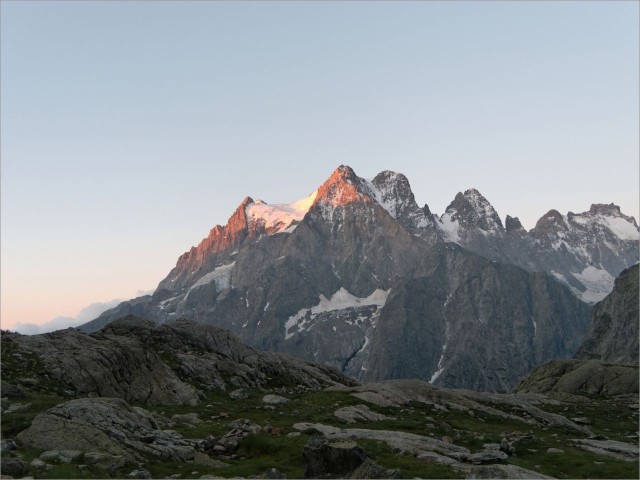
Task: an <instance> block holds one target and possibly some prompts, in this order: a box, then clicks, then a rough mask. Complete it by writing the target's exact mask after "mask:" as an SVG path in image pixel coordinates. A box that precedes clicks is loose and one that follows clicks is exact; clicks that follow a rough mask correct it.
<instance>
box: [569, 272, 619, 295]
mask: <svg viewBox="0 0 640 480" xmlns="http://www.w3.org/2000/svg"><path fill="white" fill-rule="evenodd" d="M571 275H573V276H574V277H575V278H576V280H578V281H579V282H580V283H582V284H583V285H584V286H585V287H586V288H587V289H586V290H585V291H584V292H582V294H581V296H580V298H581V299H582V300H583V301H585V302H587V303H595V302H599V301H600V300H602V299H603V298H604V297H606V296H607V295H609V293H610V292H611V290H613V282H614V280H615V279H614V278H613V276H612V275H611V274H610V273H609V272H607V271H606V270H602V269H599V268H596V267H594V266H593V265H589V266H588V267H587V268H585V269H584V270H583V271H582V272H581V273H572V274H571Z"/></svg>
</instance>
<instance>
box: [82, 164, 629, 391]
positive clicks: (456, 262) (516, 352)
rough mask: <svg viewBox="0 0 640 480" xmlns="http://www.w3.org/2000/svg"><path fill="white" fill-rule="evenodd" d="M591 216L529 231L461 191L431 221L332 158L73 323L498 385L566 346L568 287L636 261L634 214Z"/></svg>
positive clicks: (575, 322) (353, 371)
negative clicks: (203, 328)
mask: <svg viewBox="0 0 640 480" xmlns="http://www.w3.org/2000/svg"><path fill="white" fill-rule="evenodd" d="M592 210H593V211H592V212H590V213H588V214H583V215H573V214H571V215H570V217H571V219H570V220H567V222H569V224H570V225H573V226H572V227H571V228H572V229H573V230H571V231H570V232H569V231H565V230H564V229H561V228H560V227H562V225H564V220H562V219H563V218H564V217H562V216H561V215H560V217H557V216H553V215H552V216H551V217H553V218H555V220H554V221H552V218H551V217H549V219H547V220H545V221H541V222H542V223H540V222H539V223H540V226H539V228H538V227H536V228H537V230H536V229H534V230H535V232H534V231H532V232H529V233H527V232H525V231H524V229H522V226H521V225H520V223H519V222H518V221H517V219H512V218H509V221H508V222H507V227H506V229H505V227H503V224H502V221H501V220H500V217H499V216H498V214H497V212H496V211H495V209H493V207H492V206H491V205H490V203H489V202H488V201H487V200H486V199H485V198H484V197H483V196H482V195H481V194H480V193H479V192H477V191H476V190H468V191H466V192H465V193H464V194H462V193H461V194H459V195H458V196H456V199H455V200H454V202H453V203H452V204H451V205H450V207H449V208H448V209H447V212H445V214H444V215H443V216H442V217H439V218H438V217H437V216H435V215H433V214H432V213H431V212H430V210H429V208H428V206H426V205H425V206H423V207H419V206H418V205H417V203H416V201H415V198H414V196H413V193H412V192H411V188H410V186H409V182H408V180H407V179H406V177H404V175H402V174H398V173H394V172H389V171H385V172H382V173H380V174H379V175H377V176H376V177H375V178H374V179H373V180H371V181H367V180H364V179H362V178H360V177H358V176H357V175H356V174H355V172H353V170H352V169H351V168H349V167H347V166H341V167H339V168H338V169H337V170H336V171H335V172H334V173H333V174H332V175H331V176H330V177H329V179H328V180H327V181H326V182H325V183H324V184H322V185H321V186H320V187H319V188H318V190H317V191H316V192H314V193H312V194H311V195H310V196H309V197H307V198H306V199H303V200H301V201H299V202H296V203H294V204H288V205H270V204H266V203H264V202H262V201H259V200H253V199H251V198H249V197H247V198H246V199H245V200H244V201H243V202H242V203H241V205H240V206H239V207H238V209H237V210H236V212H234V214H233V215H232V217H231V218H230V219H229V222H228V224H227V225H226V226H225V227H216V228H214V229H213V230H212V231H211V233H210V235H209V236H208V237H207V238H206V239H205V240H203V241H202V242H201V243H200V245H198V246H197V247H194V248H192V249H191V250H190V251H189V252H187V253H185V254H184V255H183V256H181V257H180V259H179V260H178V263H177V265H176V267H175V268H174V269H173V270H172V271H171V272H170V273H169V275H168V276H167V278H165V279H164V280H163V281H162V282H160V284H159V286H158V288H157V290H156V291H155V292H154V294H153V295H151V296H147V297H141V298H138V299H134V300H132V301H130V302H124V303H123V304H121V305H119V306H118V307H116V308H115V309H113V310H111V311H107V312H105V313H104V314H103V315H102V316H100V317H99V318H98V319H96V320H94V321H92V322H89V323H88V324H86V325H84V326H83V327H81V328H82V329H83V330H85V331H88V332H90V331H95V330H96V329H98V328H101V327H102V326H104V325H105V324H107V323H109V322H110V321H112V320H114V319H115V318H116V317H119V316H122V315H123V314H125V313H132V314H136V315H143V316H145V317H148V318H150V319H152V320H154V321H156V322H158V323H164V322H168V321H172V320H174V319H176V318H180V317H184V318H191V319H194V320H196V321H198V322H200V323H203V324H211V325H215V326H217V327H221V328H224V329H228V330H230V331H231V332H232V333H234V334H235V335H237V336H238V337H240V339H241V340H242V341H244V342H246V343H248V344H249V345H251V346H253V347H256V348H258V349H261V350H269V351H279V352H285V353H289V354H292V355H295V356H297V357H300V358H303V359H305V360H308V361H313V362H318V363H324V364H327V365H331V366H333V367H335V368H337V369H339V370H341V371H343V372H345V373H347V374H348V375H350V376H352V377H354V378H356V379H358V380H361V381H372V380H380V379H390V378H407V377H418V378H422V379H425V380H431V381H433V382H435V383H437V384H440V385H447V386H451V387H466V388H474V389H482V390H494V391H508V390H509V389H510V388H511V387H513V385H514V384H515V382H516V380H517V379H518V378H519V377H521V376H522V375H523V374H524V373H525V372H527V371H528V370H530V369H531V368H532V367H533V366H535V365H538V364H540V363H542V362H545V361H548V360H550V359H553V358H558V357H570V356H571V355H573V354H574V353H575V350H576V349H577V348H578V346H579V345H580V343H581V340H582V338H583V335H584V333H585V330H586V324H587V322H588V316H589V308H588V307H587V306H586V305H585V304H584V303H583V302H581V301H579V300H578V299H577V297H576V295H581V296H582V298H583V299H588V298H586V297H585V294H584V292H586V291H587V290H588V291H589V292H595V291H596V290H597V289H596V287H595V286H597V288H600V287H601V286H602V285H600V283H598V281H597V280H598V279H602V278H605V277H606V275H609V274H612V275H613V274H617V273H618V272H619V270H621V269H622V268H624V267H626V266H628V265H630V264H632V263H634V262H637V256H638V255H637V226H635V220H633V219H630V217H625V216H624V215H622V214H621V213H620V212H619V210H616V208H615V207H606V208H605V207H602V206H600V207H597V206H596V207H594V208H593V209H592ZM558 215H559V214H558ZM556 217H557V218H556ZM574 217H575V218H574ZM559 219H560V220H562V222H561V223H562V225H561V224H560V223H558V222H559V221H560V220H559ZM554 222H555V223H554ZM567 228H568V227H567ZM536 232H537V233H536ZM558 232H560V233H558ZM593 232H596V233H593ZM634 232H635V233H634ZM616 235H617V236H616ZM634 235H635V236H634ZM614 237H615V238H614ZM632 237H633V238H635V239H636V240H634V239H633V238H632ZM558 242H559V243H558ZM563 242H564V243H563ZM563 245H564V246H563ZM607 245H609V247H607ZM632 247H633V248H632ZM596 251H598V252H600V253H599V254H598V255H600V256H598V255H596V254H595V253H594V252H596ZM576 252H578V253H579V254H580V255H578V253H576ZM580 252H583V253H584V252H587V253H588V255H587V253H585V254H584V255H583V254H582V253H580ZM606 252H609V253H606ZM478 254H480V255H478ZM576 255H577V256H576ZM541 259H543V260H541ZM496 260H499V262H497V261H496ZM508 263H511V264H515V265H517V266H513V265H508ZM602 269H603V270H602ZM616 269H617V270H616ZM527 270H528V271H527ZM534 270H535V271H547V272H548V274H544V273H539V272H537V273H534V272H532V271H534ZM596 270H597V271H596ZM601 270H602V271H601ZM558 272H560V273H558ZM569 272H572V273H575V274H576V275H577V276H576V275H572V274H570V273H569ZM598 272H600V273H598ZM602 272H605V273H606V275H605V273H602ZM612 272H613V273H612ZM592 274H593V275H592ZM596 274H597V275H596ZM598 275H600V276H598ZM569 277H571V278H569ZM606 278H608V277H606ZM563 279H564V280H563ZM567 279H568V280H567ZM572 279H573V280H572ZM594 279H595V280H594ZM558 280H561V281H564V282H565V283H566V284H568V285H569V286H563V285H561V284H560V283H559V282H558ZM592 280H593V282H595V283H593V282H592ZM585 282H586V283H585ZM589 282H592V283H589ZM587 284H588V285H592V284H593V285H595V286H594V287H593V288H591V287H589V288H591V289H589V288H587V287H585V285H587ZM605 284H606V285H604V284H603V285H604V286H602V288H604V289H605V290H606V289H607V288H610V285H609V284H608V283H606V282H605ZM585 288H587V290H585ZM594 289H596V290H594ZM598 291H600V290H598ZM603 291H604V290H603ZM605 293H607V292H605ZM589 298H591V297H589ZM196 363H197V361H196V360H193V362H192V365H193V368H194V371H201V369H200V368H198V367H196Z"/></svg>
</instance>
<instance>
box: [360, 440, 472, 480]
mask: <svg viewBox="0 0 640 480" xmlns="http://www.w3.org/2000/svg"><path fill="white" fill-rule="evenodd" d="M358 445H360V446H361V447H362V448H363V450H364V451H365V452H366V453H367V455H368V456H369V457H370V458H371V460H373V461H374V462H376V463H377V464H378V465H380V466H382V467H385V468H397V469H400V472H401V474H402V478H415V477H420V478H464V476H463V475H461V474H459V473H457V472H455V471H454V470H452V469H451V467H448V466H447V465H441V464H437V463H430V462H424V461H422V460H418V459H417V458H415V457H414V456H412V455H401V454H399V453H395V452H394V451H393V450H392V449H391V447H389V445H387V444H386V443H384V442H378V441H376V440H358Z"/></svg>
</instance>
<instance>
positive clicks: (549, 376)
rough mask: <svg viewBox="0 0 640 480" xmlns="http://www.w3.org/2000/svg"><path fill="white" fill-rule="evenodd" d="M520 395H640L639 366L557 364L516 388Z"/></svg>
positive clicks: (595, 362) (537, 370) (536, 371)
mask: <svg viewBox="0 0 640 480" xmlns="http://www.w3.org/2000/svg"><path fill="white" fill-rule="evenodd" d="M514 392H516V393H543V394H547V395H550V394H553V393H568V394H571V395H620V394H624V393H635V394H637V393H638V366H637V365H612V364H609V363H605V362H602V361H600V360H553V361H551V362H548V363H545V364H544V365H540V366H539V367H537V368H535V369H534V370H532V371H531V372H530V373H529V374H527V375H526V376H525V377H524V378H523V379H522V380H521V381H520V382H519V383H518V385H516V387H515V389H514Z"/></svg>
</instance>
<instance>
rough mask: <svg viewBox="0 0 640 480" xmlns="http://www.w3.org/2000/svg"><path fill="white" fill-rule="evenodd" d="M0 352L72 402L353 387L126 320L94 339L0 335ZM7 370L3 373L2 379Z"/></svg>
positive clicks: (173, 326)
mask: <svg viewBox="0 0 640 480" xmlns="http://www.w3.org/2000/svg"><path fill="white" fill-rule="evenodd" d="M2 342H3V348H8V349H11V350H15V351H20V352H22V354H30V355H35V356H36V358H38V359H39V361H40V362H41V364H42V368H43V369H44V371H45V372H46V374H47V375H49V376H50V377H51V378H52V379H54V380H55V381H57V382H59V383H61V384H62V385H64V386H65V387H66V388H67V389H68V390H69V391H70V392H72V394H73V395H75V396H79V397H81V396H109V397H119V398H122V399H124V400H126V401H128V402H132V403H146V404H149V405H183V404H187V405H196V404H197V403H199V402H200V397H201V395H202V394H201V392H199V391H198V389H197V388H196V387H194V386H193V385H198V386H199V388H201V389H203V390H213V389H225V388H227V386H236V387H256V386H262V385H267V384H268V383H269V382H270V381H271V379H273V378H277V381H278V382H280V383H282V382H285V383H287V382H289V383H291V384H294V385H298V386H300V387H301V388H306V389H318V388H322V387H326V386H330V385H334V384H338V383H341V384H342V383H344V384H346V385H352V384H354V383H355V382H354V381H353V380H351V379H350V378H348V377H346V376H344V375H342V374H341V373H339V372H338V371H336V370H334V369H332V368H331V367H327V366H324V365H312V364H309V363H306V362H303V361H300V360H296V359H294V358H291V357H288V356H287V355H284V354H278V353H270V352H258V351H256V350H254V349H252V348H250V347H248V346H246V345H245V344H243V343H242V342H240V341H239V340H238V339H237V338H236V337H234V336H233V335H231V334H230V333H229V332H227V331H224V330H221V329H218V328H215V327H212V326H207V325H202V324H199V323H196V322H191V321H186V320H177V321H175V322H170V323H167V324H164V325H158V324H156V323H154V322H151V321H149V320H145V319H141V318H137V317H127V318H124V319H121V320H118V321H115V322H113V323H111V324H109V325H108V326H107V327H106V328H105V329H103V330H102V331H100V332H96V333H93V334H85V333H82V332H79V331H77V330H74V329H67V330H59V331H57V332H53V333H47V334H42V335H32V336H25V335H18V334H13V333H7V332H3V336H2ZM11 375H12V370H11V369H7V368H3V376H4V377H5V378H6V377H7V376H11Z"/></svg>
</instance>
